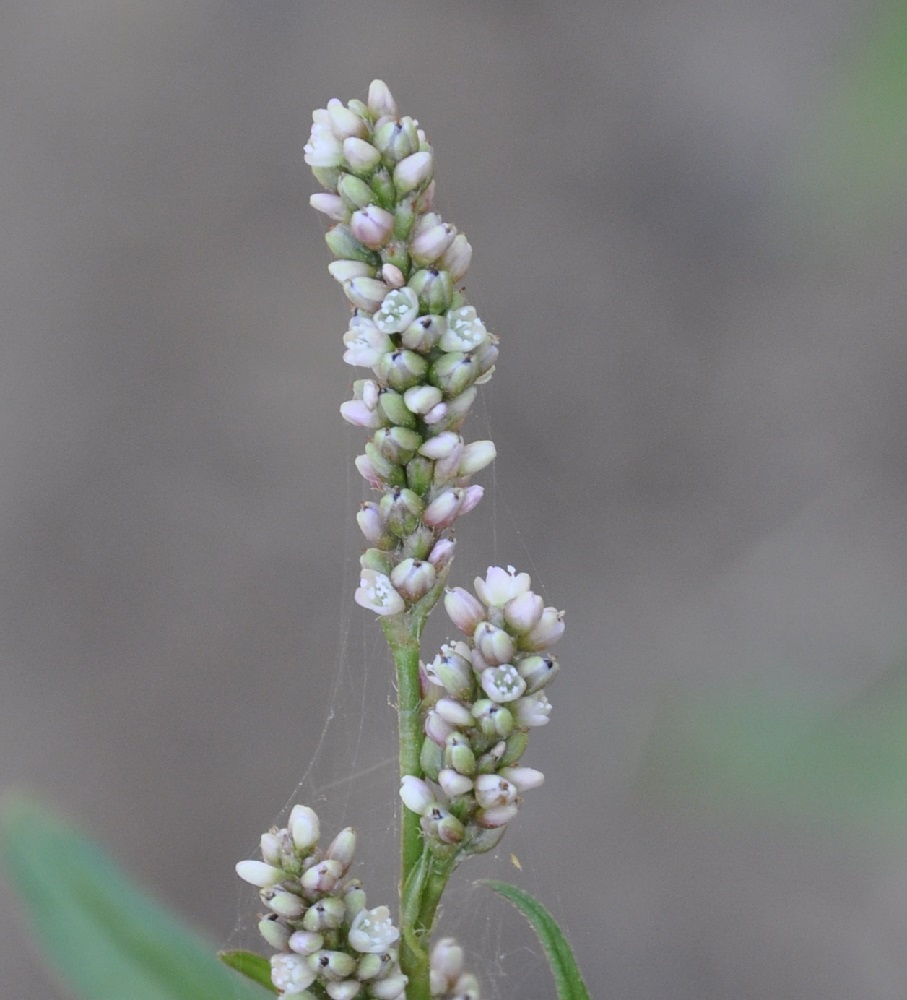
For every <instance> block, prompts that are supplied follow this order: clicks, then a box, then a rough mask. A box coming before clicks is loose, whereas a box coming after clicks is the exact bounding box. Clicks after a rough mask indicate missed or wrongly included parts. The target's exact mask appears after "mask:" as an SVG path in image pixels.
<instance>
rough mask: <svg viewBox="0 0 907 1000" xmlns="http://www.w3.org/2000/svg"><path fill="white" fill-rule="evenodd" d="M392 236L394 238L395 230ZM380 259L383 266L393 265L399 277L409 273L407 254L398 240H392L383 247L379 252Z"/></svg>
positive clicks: (404, 247) (403, 245)
mask: <svg viewBox="0 0 907 1000" xmlns="http://www.w3.org/2000/svg"><path fill="white" fill-rule="evenodd" d="M395 225H396V224H395ZM394 235H395V236H396V230H395V233H394ZM381 259H382V261H384V263H385V264H393V266H394V267H396V268H397V270H398V271H399V272H400V274H401V276H402V275H405V274H408V273H409V268H410V260H409V252H408V251H407V249H406V246H405V244H403V243H401V242H400V240H399V238H398V239H395V240H393V241H392V242H390V243H388V244H387V245H386V246H385V247H384V249H383V250H382V251H381Z"/></svg>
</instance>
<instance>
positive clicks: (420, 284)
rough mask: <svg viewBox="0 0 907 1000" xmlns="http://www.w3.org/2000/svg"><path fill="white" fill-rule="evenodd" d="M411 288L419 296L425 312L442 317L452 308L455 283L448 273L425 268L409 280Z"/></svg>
mask: <svg viewBox="0 0 907 1000" xmlns="http://www.w3.org/2000/svg"><path fill="white" fill-rule="evenodd" d="M409 287H410V288H411V289H412V290H413V291H414V292H415V293H416V295H418V296H419V304H420V306H421V307H422V309H423V310H424V311H425V312H427V313H434V314H436V315H441V314H442V313H446V312H447V310H448V309H449V308H450V301H451V299H452V297H453V282H452V281H451V280H450V274H449V273H448V272H447V271H439V270H438V269H437V268H434V267H429V268H423V269H422V270H421V271H416V273H415V274H414V275H413V276H412V277H411V278H410V279H409Z"/></svg>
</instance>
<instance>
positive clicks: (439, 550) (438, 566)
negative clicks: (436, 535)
mask: <svg viewBox="0 0 907 1000" xmlns="http://www.w3.org/2000/svg"><path fill="white" fill-rule="evenodd" d="M455 547H456V542H455V541H454V540H453V539H452V538H440V539H439V540H438V541H437V542H435V544H434V547H433V548H432V550H431V552H429V553H428V561H429V562H430V563H431V564H432V566H434V567H435V571H436V572H438V573H441V572H443V570H445V569H447V567H448V566H449V565H450V563H451V560H452V559H453V556H454V549H455Z"/></svg>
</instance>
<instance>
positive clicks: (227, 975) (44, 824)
mask: <svg viewBox="0 0 907 1000" xmlns="http://www.w3.org/2000/svg"><path fill="white" fill-rule="evenodd" d="M0 850H2V858H3V861H4V863H5V866H6V868H7V869H8V872H9V876H10V880H11V882H12V884H13V885H14V886H15V887H16V888H17V889H18V891H19V893H20V895H21V897H22V900H23V902H24V904H25V910H26V911H27V913H28V915H29V916H30V918H31V922H32V925H33V929H34V931H35V936H36V937H37V939H38V940H39V942H40V943H41V944H42V945H43V947H44V950H45V954H46V955H47V958H48V960H49V961H50V962H51V964H52V965H53V966H54V968H55V969H56V971H57V973H58V974H59V975H60V976H61V977H62V978H63V980H64V981H65V982H66V983H67V984H68V985H69V986H70V987H71V988H72V989H73V990H74V991H75V992H76V993H78V994H79V995H80V996H82V997H85V998H86V1000H263V998H265V997H267V996H269V995H270V994H268V993H266V992H264V991H263V990H262V989H261V988H260V987H258V986H256V985H254V984H253V983H250V982H249V981H248V980H245V979H242V978H241V977H240V976H237V975H235V974H234V973H233V972H231V971H230V970H229V969H227V968H225V967H224V966H223V965H221V963H220V962H218V960H217V958H216V957H215V955H214V952H213V949H211V948H209V947H208V945H207V944H206V943H205V942H204V941H203V940H201V939H200V938H199V937H197V936H196V934H195V933H194V932H193V931H192V930H190V929H189V928H188V927H186V926H184V925H183V924H182V923H181V921H180V920H179V919H177V918H176V917H174V916H172V915H170V914H169V913H167V912H166V911H165V910H164V909H163V908H162V907H160V906H159V905H158V904H157V903H155V902H153V901H152V900H151V899H150V898H149V897H148V896H146V895H145V894H144V893H143V892H142V891H141V890H139V889H138V888H137V887H136V886H135V885H134V884H133V883H132V882H130V881H129V880H128V879H127V878H126V876H125V875H124V874H123V873H122V872H121V871H120V870H119V869H118V868H117V867H116V866H115V865H114V864H113V863H112V862H111V861H109V860H108V859H107V858H105V857H104V856H103V855H102V854H101V852H100V851H99V850H98V849H97V848H96V847H95V846H94V845H93V844H91V843H90V842H89V841H88V840H86V839H85V838H84V837H83V836H82V835H81V834H79V833H78V832H76V831H75V830H73V829H72V828H71V827H69V826H67V825H66V824H64V823H63V822H61V821H60V820H59V819H58V818H57V817H55V816H53V815H52V814H50V813H48V812H46V811H45V810H43V809H41V808H40V807H38V806H36V805H35V804H34V803H31V802H27V801H22V800H19V801H16V802H13V803H9V804H8V805H7V808H6V809H5V810H4V816H3V825H2V842H0Z"/></svg>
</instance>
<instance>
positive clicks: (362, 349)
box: [343, 315, 394, 368]
mask: <svg viewBox="0 0 907 1000" xmlns="http://www.w3.org/2000/svg"><path fill="white" fill-rule="evenodd" d="M343 343H344V344H345V345H346V351H345V352H344V354H343V360H344V361H345V362H346V363H347V364H348V365H355V366H356V367H358V368H372V367H373V366H374V365H376V364H377V363H378V359H379V358H380V357H381V355H382V354H387V352H388V351H392V350H393V349H394V345H393V344H392V343H391V340H390V337H388V336H387V334H386V333H383V332H382V331H381V330H379V329H378V327H377V326H376V325H375V324H374V323H373V322H372V321H371V319H369V317H368V316H361V315H360V316H354V317H353V318H352V319H351V320H350V328H349V330H347V332H346V333H345V334H344V335H343Z"/></svg>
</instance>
